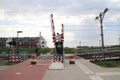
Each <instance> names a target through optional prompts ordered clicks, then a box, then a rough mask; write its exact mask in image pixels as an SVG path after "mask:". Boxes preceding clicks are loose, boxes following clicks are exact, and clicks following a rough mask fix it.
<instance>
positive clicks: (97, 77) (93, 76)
mask: <svg viewBox="0 0 120 80" xmlns="http://www.w3.org/2000/svg"><path fill="white" fill-rule="evenodd" d="M89 77H90V79H91V80H103V79H102V78H101V77H100V76H97V75H92V76H89Z"/></svg>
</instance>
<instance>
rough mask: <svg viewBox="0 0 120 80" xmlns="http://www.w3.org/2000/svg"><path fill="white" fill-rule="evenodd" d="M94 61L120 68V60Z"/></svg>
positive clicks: (100, 64) (97, 63)
mask: <svg viewBox="0 0 120 80" xmlns="http://www.w3.org/2000/svg"><path fill="white" fill-rule="evenodd" d="M92 63H94V64H96V65H99V66H102V67H108V68H111V67H119V68H120V60H109V61H93V62H92Z"/></svg>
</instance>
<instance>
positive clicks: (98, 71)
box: [43, 59, 120, 80]
mask: <svg viewBox="0 0 120 80" xmlns="http://www.w3.org/2000/svg"><path fill="white" fill-rule="evenodd" d="M75 62H76V64H75V65H70V64H69V60H66V61H65V69H63V70H47V73H46V74H45V76H44V77H43V80H120V68H103V67H99V66H97V65H95V64H92V63H90V62H89V61H88V60H84V59H77V60H76V61H75Z"/></svg>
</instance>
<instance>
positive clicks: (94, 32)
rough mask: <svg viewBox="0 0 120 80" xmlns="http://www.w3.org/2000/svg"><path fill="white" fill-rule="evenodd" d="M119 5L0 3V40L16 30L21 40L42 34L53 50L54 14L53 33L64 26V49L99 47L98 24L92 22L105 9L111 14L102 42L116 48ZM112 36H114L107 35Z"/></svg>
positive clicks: (59, 0)
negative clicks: (51, 19) (113, 45)
mask: <svg viewBox="0 0 120 80" xmlns="http://www.w3.org/2000/svg"><path fill="white" fill-rule="evenodd" d="M119 4H120V1H119V0H90V1H88V0H12V1H11V0H0V36H1V37H3V36H6V37H9V36H13V37H14V36H16V31H18V30H22V31H23V33H21V34H20V36H23V37H24V36H26V37H27V36H39V32H42V35H43V36H44V37H45V39H46V40H47V42H48V45H49V46H50V47H53V46H54V45H53V43H52V33H51V23H50V14H51V13H53V14H54V22H55V30H56V32H61V24H62V23H63V24H64V26H65V43H64V44H65V46H68V47H69V46H70V47H72V46H74V47H75V46H77V45H78V43H79V41H82V42H83V45H88V44H89V45H90V46H92V45H95V44H96V45H98V42H99V40H100V24H99V21H95V20H94V19H95V17H96V16H98V15H99V13H100V12H102V11H103V9H105V8H106V7H108V8H110V10H109V11H108V12H107V13H106V15H105V17H104V21H103V23H104V27H105V29H104V32H105V42H106V45H109V44H110V42H111V43H115V44H117V41H118V40H117V39H116V38H114V36H115V35H117V34H119V29H120V28H119V25H120V16H119V14H120V12H119V10H120V5H119ZM113 27H114V29H113ZM111 32H113V33H114V35H109V34H111ZM7 33H9V34H7ZM106 35H107V36H108V35H109V36H110V37H107V36H106ZM106 37H107V38H106ZM111 38H112V39H115V40H113V41H114V42H113V41H112V40H110V39H111ZM107 39H109V40H110V41H109V42H107V41H108V40H107ZM71 43H72V44H71Z"/></svg>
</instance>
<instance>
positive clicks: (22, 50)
mask: <svg viewBox="0 0 120 80" xmlns="http://www.w3.org/2000/svg"><path fill="white" fill-rule="evenodd" d="M35 49H36V48H19V53H28V54H33V53H35ZM0 51H1V52H5V53H7V54H8V53H9V51H10V49H9V48H1V49H0ZM50 51H51V48H40V49H39V52H40V53H43V54H45V53H48V52H50ZM15 52H16V49H15Z"/></svg>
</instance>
